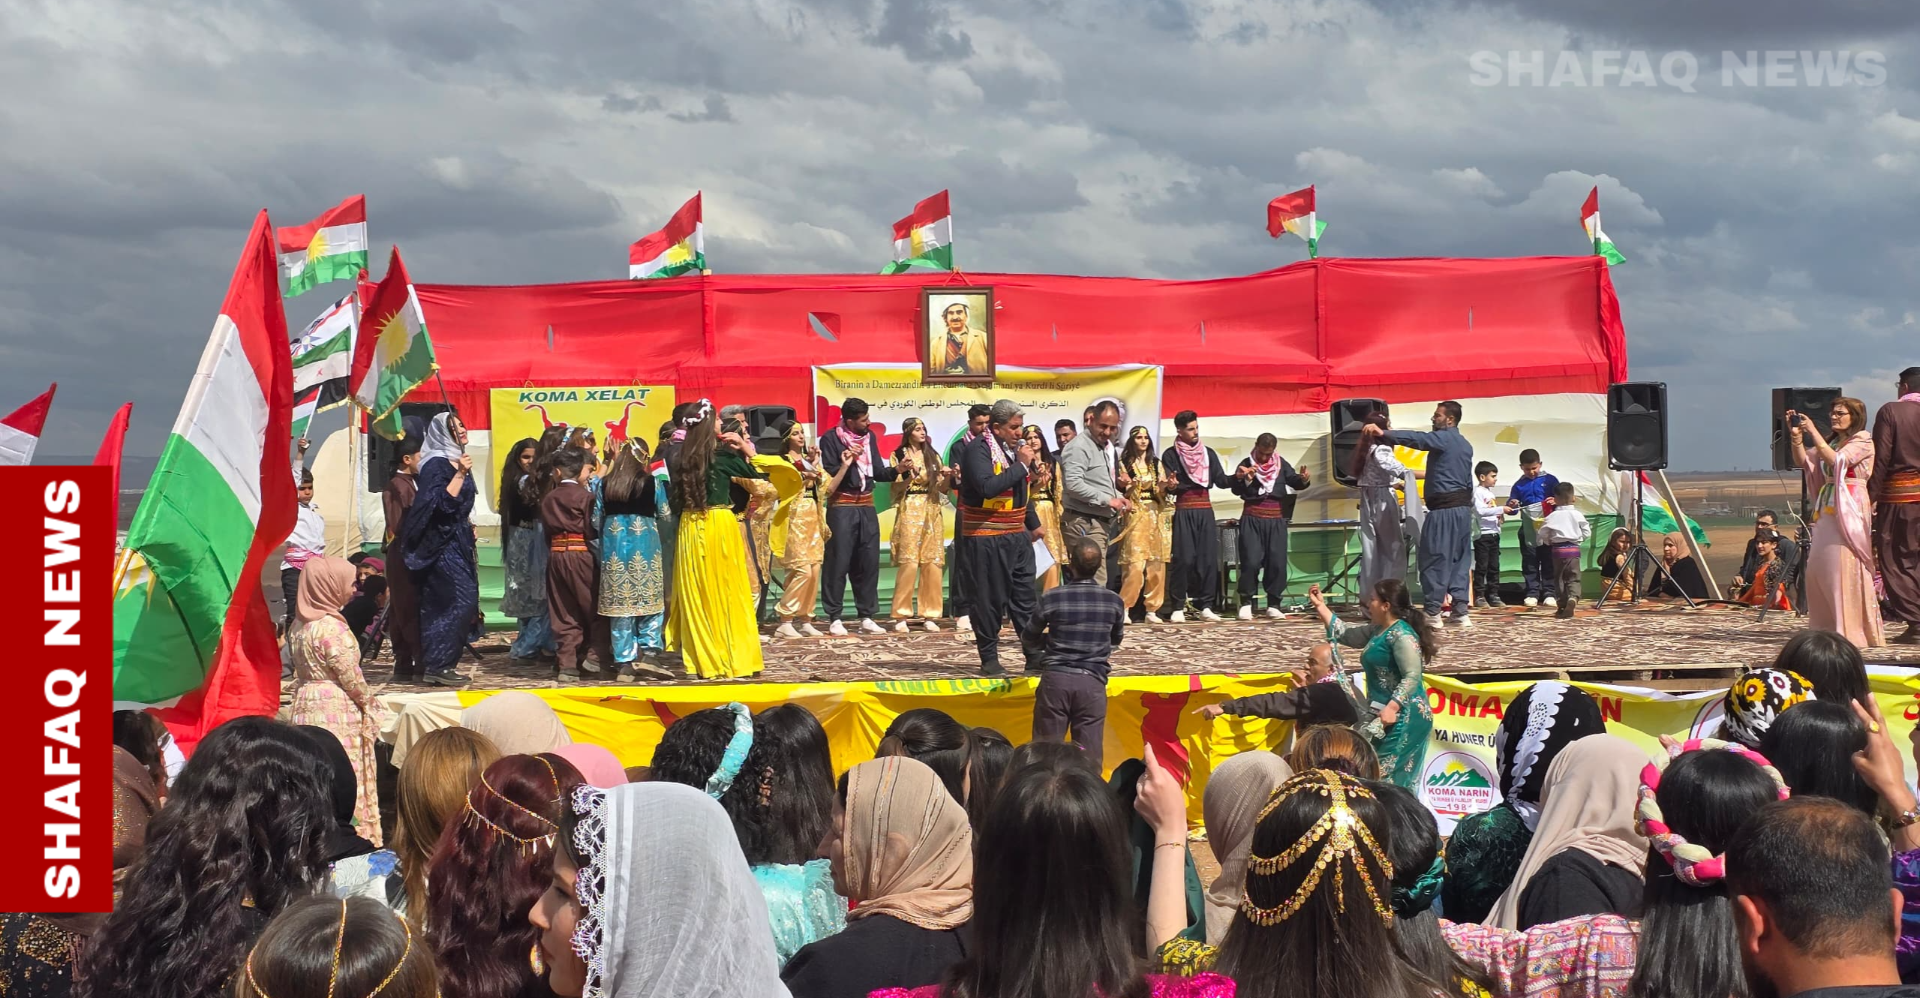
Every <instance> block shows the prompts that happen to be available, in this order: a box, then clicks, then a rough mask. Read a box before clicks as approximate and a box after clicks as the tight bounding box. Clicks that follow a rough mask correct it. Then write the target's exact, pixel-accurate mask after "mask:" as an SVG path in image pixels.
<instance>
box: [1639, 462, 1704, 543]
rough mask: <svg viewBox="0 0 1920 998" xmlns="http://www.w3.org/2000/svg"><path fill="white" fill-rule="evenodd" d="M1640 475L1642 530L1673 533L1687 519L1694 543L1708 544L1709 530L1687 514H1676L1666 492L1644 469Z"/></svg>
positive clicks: (1688, 531)
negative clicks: (1661, 489)
mask: <svg viewBox="0 0 1920 998" xmlns="http://www.w3.org/2000/svg"><path fill="white" fill-rule="evenodd" d="M1639 475H1640V484H1641V485H1642V486H1643V488H1642V489H1641V490H1640V529H1641V531H1643V532H1645V533H1650V534H1671V533H1674V532H1676V531H1678V530H1679V529H1680V521H1681V520H1685V521H1686V522H1687V533H1689V534H1692V535H1693V540H1694V543H1696V544H1698V545H1700V546H1701V547H1706V546H1708V542H1707V532H1706V531H1705V530H1702V529H1700V525H1699V524H1698V523H1695V522H1693V519H1692V518H1691V517H1689V516H1687V515H1686V514H1684V513H1682V514H1678V515H1676V514H1675V512H1674V507H1673V506H1672V505H1671V504H1669V503H1668V501H1667V500H1666V499H1665V498H1664V493H1663V492H1661V491H1660V489H1659V487H1658V486H1656V485H1655V484H1654V483H1653V479H1651V478H1648V477H1647V473H1646V472H1644V471H1642V472H1640V473H1639ZM1656 546H1657V545H1656Z"/></svg>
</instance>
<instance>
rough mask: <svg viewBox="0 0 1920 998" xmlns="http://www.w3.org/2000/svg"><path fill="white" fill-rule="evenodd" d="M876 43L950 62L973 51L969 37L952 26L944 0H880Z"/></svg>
mask: <svg viewBox="0 0 1920 998" xmlns="http://www.w3.org/2000/svg"><path fill="white" fill-rule="evenodd" d="M882 2H883V7H882V9H881V13H880V23H879V25H878V26H877V27H876V28H875V29H874V32H873V42H874V44H876V45H881V46H892V47H894V48H897V49H899V50H900V51H901V52H903V53H905V54H906V56H907V57H908V58H910V59H919V60H923V61H927V62H953V61H955V60H958V59H964V58H966V57H967V56H969V55H972V54H973V39H972V38H970V37H968V36H967V33H966V32H964V31H957V30H955V29H954V27H953V14H952V12H951V11H949V10H948V9H947V5H946V3H945V2H944V0H882Z"/></svg>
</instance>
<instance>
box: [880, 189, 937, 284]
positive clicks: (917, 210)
mask: <svg viewBox="0 0 1920 998" xmlns="http://www.w3.org/2000/svg"><path fill="white" fill-rule="evenodd" d="M914 267H921V268H924V269H927V270H952V269H953V212H952V211H951V210H949V209H948V208H947V192H946V191H941V192H940V193H938V194H935V195H934V196H932V197H930V198H928V199H926V200H925V201H922V202H920V203H919V204H916V205H914V206H913V214H911V215H908V216H907V217H905V218H903V219H901V220H899V221H898V222H895V223H893V262H892V263H889V264H887V266H886V267H885V268H884V269H883V270H881V271H880V272H881V273H882V274H898V273H901V272H903V271H906V270H911V269H912V268H914Z"/></svg>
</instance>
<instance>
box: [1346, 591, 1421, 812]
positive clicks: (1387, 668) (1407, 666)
mask: <svg viewBox="0 0 1920 998" xmlns="http://www.w3.org/2000/svg"><path fill="white" fill-rule="evenodd" d="M1328 633H1329V634H1330V635H1331V636H1332V638H1333V639H1334V640H1335V641H1336V642H1338V643H1340V644H1342V645H1345V646H1347V647H1349V648H1362V649H1365V650H1364V651H1362V652H1361V653H1360V666H1361V668H1362V669H1364V670H1365V671H1366V674H1367V696H1366V699H1364V700H1361V699H1360V698H1358V697H1355V698H1354V699H1355V700H1356V701H1358V703H1359V707H1360V713H1361V715H1362V717H1363V720H1362V722H1361V725H1360V733H1361V734H1364V735H1366V736H1367V740H1368V741H1370V742H1372V743H1373V750H1374V753H1375V754H1377V755H1378V756H1379V757H1380V775H1381V776H1382V777H1385V778H1386V779H1389V780H1392V781H1393V782H1395V783H1397V784H1399V785H1400V786H1403V787H1406V788H1407V789H1408V790H1414V789H1417V783H1418V781H1419V778H1420V767H1421V766H1422V765H1423V764H1425V762H1426V761H1427V738H1428V736H1429V735H1431V734H1432V733H1433V710H1432V708H1430V707H1429V706H1427V684H1426V679H1425V662H1424V661H1423V660H1422V659H1421V657H1420V638H1419V636H1418V635H1416V634H1415V633H1414V630H1413V625H1412V624H1409V623H1407V622H1406V621H1404V620H1396V621H1394V622H1393V623H1391V624H1388V625H1387V626H1386V627H1376V626H1375V625H1373V624H1349V623H1347V622H1346V621H1344V620H1341V619H1339V618H1338V617H1335V618H1334V620H1333V624H1332V625H1331V626H1329V627H1328ZM1389 700H1397V701H1399V703H1400V716H1399V718H1398V719H1397V720H1396V721H1395V722H1394V723H1393V725H1392V726H1387V725H1384V724H1382V723H1380V709H1381V708H1382V707H1385V706H1386V705H1387V702H1388V701H1389Z"/></svg>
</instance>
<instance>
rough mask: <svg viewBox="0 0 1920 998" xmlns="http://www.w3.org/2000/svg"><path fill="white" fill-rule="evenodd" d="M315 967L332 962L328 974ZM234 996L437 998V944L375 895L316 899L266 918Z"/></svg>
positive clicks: (247, 997) (257, 997)
mask: <svg viewBox="0 0 1920 998" xmlns="http://www.w3.org/2000/svg"><path fill="white" fill-rule="evenodd" d="M315 968H326V970H327V972H326V974H325V975H324V976H322V975H321V974H320V973H319V972H318V971H317V970H316V969H315ZM236 977H237V979H236V982H235V984H234V987H233V994H234V995H235V998H322V996H326V998H357V996H360V995H367V996H369V998H372V996H374V995H378V996H379V998H438V996H439V995H440V993H441V992H440V975H439V973H438V971H437V969H436V967H435V965H434V959H433V949H432V947H430V946H428V945H427V940H426V938H425V936H424V935H423V934H421V933H419V932H416V931H414V928H413V926H412V925H410V924H408V923H407V920H406V918H405V917H404V916H401V915H398V914H396V913H394V912H393V911H391V910H389V909H387V908H385V907H383V906H382V905H381V904H380V903H379V902H377V901H373V900H370V899H368V898H337V899H336V898H331V897H325V896H321V897H310V898H305V899H302V900H300V901H297V902H295V903H294V904H292V905H290V906H288V908H287V910H286V911H283V912H281V913H280V914H279V916H278V917H276V918H274V920H273V921H272V922H269V923H268V924H267V928H266V931H264V932H262V933H261V934H260V941H259V942H258V943H256V944H255V945H254V947H253V950H252V952H249V953H248V954H247V962H246V964H245V965H244V966H243V967H241V972H240V973H239V974H238V975H236Z"/></svg>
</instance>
